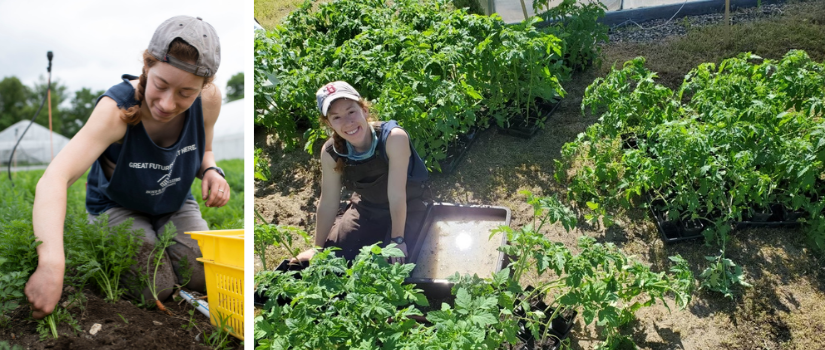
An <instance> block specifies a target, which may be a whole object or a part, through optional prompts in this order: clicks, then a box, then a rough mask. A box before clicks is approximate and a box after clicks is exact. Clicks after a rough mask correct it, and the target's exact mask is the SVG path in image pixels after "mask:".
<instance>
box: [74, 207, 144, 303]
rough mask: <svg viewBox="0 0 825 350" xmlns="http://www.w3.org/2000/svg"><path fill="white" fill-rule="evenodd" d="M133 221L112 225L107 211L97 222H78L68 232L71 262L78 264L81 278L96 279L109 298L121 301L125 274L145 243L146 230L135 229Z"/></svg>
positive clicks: (95, 281)
mask: <svg viewBox="0 0 825 350" xmlns="http://www.w3.org/2000/svg"><path fill="white" fill-rule="evenodd" d="M132 221H133V220H132V219H131V218H130V219H129V220H127V221H126V222H124V223H122V224H120V225H117V226H115V227H109V216H108V215H106V214H103V215H100V216H99V217H98V219H97V221H96V222H95V223H92V224H89V223H85V222H84V223H80V224H79V225H77V224H76V225H75V226H73V227H71V229H70V230H66V233H65V234H64V239H65V245H66V246H67V247H69V249H68V250H70V254H68V259H67V260H68V261H67V266H69V267H73V268H75V269H76V270H77V273H78V275H79V276H80V279H81V280H83V281H86V280H90V279H91V280H92V281H94V283H95V285H97V287H98V288H99V289H100V290H101V291H102V292H103V295H104V299H105V300H106V301H108V302H112V303H113V302H116V301H118V300H119V299H120V296H121V295H122V294H123V293H124V292H125V290H124V288H123V287H122V286H121V285H120V281H121V276H122V275H123V274H124V273H127V272H128V271H129V268H130V267H132V265H134V264H135V263H136V261H135V259H134V257H135V256H136V255H137V252H138V250H139V249H140V246H141V245H142V244H143V240H141V238H140V237H141V236H143V234H144V233H143V232H142V231H137V230H132V229H131V227H132Z"/></svg>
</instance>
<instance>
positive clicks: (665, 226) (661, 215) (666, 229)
mask: <svg viewBox="0 0 825 350" xmlns="http://www.w3.org/2000/svg"><path fill="white" fill-rule="evenodd" d="M651 210H652V211H653V216H654V218H655V219H656V226H657V227H658V229H659V233H660V234H661V235H662V239H663V240H665V241H666V242H668V241H674V240H679V239H680V238H682V233H681V230H680V224H679V221H676V220H668V219H667V212H666V211H659V210H656V209H651Z"/></svg>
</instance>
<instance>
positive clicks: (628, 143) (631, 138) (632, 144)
mask: <svg viewBox="0 0 825 350" xmlns="http://www.w3.org/2000/svg"><path fill="white" fill-rule="evenodd" d="M621 136H622V148H623V149H639V145H638V144H637V143H636V134H634V133H627V134H622V135H621Z"/></svg>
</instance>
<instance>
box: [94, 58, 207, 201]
mask: <svg viewBox="0 0 825 350" xmlns="http://www.w3.org/2000/svg"><path fill="white" fill-rule="evenodd" d="M122 79H123V82H122V83H120V84H117V85H115V86H112V87H111V88H109V90H108V91H106V93H104V94H103V95H101V96H100V97H99V98H98V99H97V102H100V99H101V98H103V97H104V96H108V97H110V98H111V99H113V100H115V102H117V106H118V107H119V108H123V109H126V108H129V107H131V106H134V105H136V104H137V103H138V101H137V100H135V89H134V87H132V84H130V83H129V81H130V80H135V79H138V77H136V76H133V75H128V74H124V75H123V76H122ZM183 118H184V123H183V129H182V130H181V133H180V136H179V137H178V140H177V142H175V144H173V145H172V146H170V147H166V148H164V147H160V146H158V145H156V144H155V143H154V141H152V139H151V138H149V135H148V134H146V129H144V127H143V123H142V122H138V123H137V124H136V125H129V126H127V129H126V135H125V136H124V138H123V142H122V143H113V144H111V145H109V147H108V148H107V149H106V151H104V152H103V154H101V155H100V157H99V158H98V159H97V160H96V161H95V162H94V164H92V168H91V169H90V170H89V175H88V177H87V181H88V184H87V186H86V210H87V211H88V212H89V213H90V214H93V215H99V214H101V213H103V212H105V211H106V210H109V209H111V208H115V207H123V208H126V209H130V210H136V211H139V212H143V213H146V214H149V215H163V214H168V213H172V212H175V211H178V210H179V209H180V208H181V207H182V206H183V204H184V202H186V199H194V197H192V193H191V191H190V188H191V186H192V182H194V181H195V176H196V175H197V172H198V169H200V167H201V162H202V161H203V153H204V144H205V141H204V140H205V139H206V138H205V135H204V128H203V109H202V105H201V98H200V96H198V97H197V98H196V99H195V102H194V103H193V104H192V106H191V107H189V109H188V110H187V111H186V112H184V113H183ZM103 157H106V158H107V159H108V160H109V161H111V162H112V163H114V164H116V166H115V170H114V172H113V173H112V177H111V178H110V179H107V178H106V175H105V174H104V173H103V169H102V168H101V161H105V160H103V159H102V158H103Z"/></svg>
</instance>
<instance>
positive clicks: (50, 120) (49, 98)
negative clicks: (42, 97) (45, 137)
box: [46, 89, 54, 163]
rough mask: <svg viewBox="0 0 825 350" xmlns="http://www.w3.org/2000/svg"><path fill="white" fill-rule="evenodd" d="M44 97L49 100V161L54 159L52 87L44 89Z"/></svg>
mask: <svg viewBox="0 0 825 350" xmlns="http://www.w3.org/2000/svg"><path fill="white" fill-rule="evenodd" d="M46 98H47V99H48V100H49V152H50V155H51V158H49V163H51V162H52V161H53V160H54V143H52V89H49V90H46Z"/></svg>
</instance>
